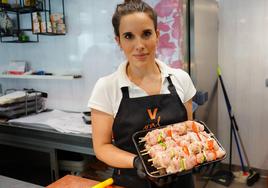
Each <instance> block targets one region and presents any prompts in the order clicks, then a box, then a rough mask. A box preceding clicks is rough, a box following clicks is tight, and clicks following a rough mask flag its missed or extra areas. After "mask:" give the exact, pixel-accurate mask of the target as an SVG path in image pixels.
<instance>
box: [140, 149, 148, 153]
mask: <svg viewBox="0 0 268 188" xmlns="http://www.w3.org/2000/svg"><path fill="white" fill-rule="evenodd" d="M146 151H149V150H148V149H144V150H141V153H143V152H146Z"/></svg>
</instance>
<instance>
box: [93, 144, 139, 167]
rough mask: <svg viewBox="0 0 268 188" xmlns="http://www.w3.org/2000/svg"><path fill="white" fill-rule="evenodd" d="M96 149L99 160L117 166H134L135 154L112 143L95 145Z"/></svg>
mask: <svg viewBox="0 0 268 188" xmlns="http://www.w3.org/2000/svg"><path fill="white" fill-rule="evenodd" d="M94 151H95V153H96V156H97V158H98V159H99V160H101V161H103V162H104V163H106V164H108V165H109V166H112V167H115V168H133V159H134V157H135V154H132V153H129V152H126V151H124V150H121V149H119V148H117V147H116V146H114V145H112V144H104V145H102V146H98V147H96V148H95V147H94Z"/></svg>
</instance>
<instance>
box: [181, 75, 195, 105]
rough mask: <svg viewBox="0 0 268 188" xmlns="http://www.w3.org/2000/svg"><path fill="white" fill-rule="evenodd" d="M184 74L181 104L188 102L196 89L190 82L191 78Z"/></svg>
mask: <svg viewBox="0 0 268 188" xmlns="http://www.w3.org/2000/svg"><path fill="white" fill-rule="evenodd" d="M184 73H185V77H184V79H185V80H184V83H185V85H184V88H183V90H184V101H183V102H187V101H188V100H190V99H191V98H193V97H194V96H195V94H196V89H195V87H194V84H193V82H192V79H191V77H190V76H189V74H188V73H186V72H184Z"/></svg>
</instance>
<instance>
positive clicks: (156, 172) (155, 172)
mask: <svg viewBox="0 0 268 188" xmlns="http://www.w3.org/2000/svg"><path fill="white" fill-rule="evenodd" d="M158 173H159V171H158V170H157V171H154V172H151V174H158Z"/></svg>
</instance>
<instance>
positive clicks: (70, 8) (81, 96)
mask: <svg viewBox="0 0 268 188" xmlns="http://www.w3.org/2000/svg"><path fill="white" fill-rule="evenodd" d="M51 2H52V11H53V12H57V11H61V0H53V1H51ZM122 2H123V0H109V1H108V0H79V1H73V0H65V13H66V25H67V35H65V36H40V42H39V43H30V44H29V43H27V44H10V43H0V57H1V58H0V72H3V71H4V70H6V69H7V65H8V62H10V61H12V60H25V61H27V62H28V63H29V64H30V66H31V68H32V69H33V70H45V71H47V72H53V73H56V74H68V73H78V74H79V73H81V74H82V76H83V78H82V79H77V80H71V81H61V80H16V79H0V83H1V84H2V85H3V90H5V89H8V88H16V89H22V88H34V89H39V90H42V91H46V92H48V96H49V98H48V100H47V106H48V107H49V108H57V109H66V110H74V111H84V110H88V109H87V101H88V98H89V96H90V93H91V90H92V88H93V86H94V84H95V82H96V80H97V79H98V78H99V77H101V76H104V75H107V74H109V73H111V72H114V71H115V69H116V68H117V66H118V65H119V64H120V63H121V62H122V61H124V56H123V54H122V52H121V51H120V50H119V47H118V46H117V44H116V42H115V40H114V31H113V27H112V23H111V19H112V13H113V12H114V10H115V7H116V5H117V4H118V3H122ZM147 2H148V3H149V4H150V5H152V6H156V5H157V4H158V5H159V4H160V2H161V6H163V5H165V6H166V7H165V10H172V6H174V10H172V11H170V14H168V16H170V17H167V18H168V20H169V23H170V24H171V25H172V24H173V21H174V19H173V17H171V16H177V15H174V14H177V12H176V11H175V10H177V9H179V8H177V7H179V6H178V2H180V1H177V2H172V1H170V2H165V0H147ZM167 5H169V6H167ZM161 6H158V7H161ZM161 13H162V14H164V13H165V11H164V9H161ZM171 13H172V14H171ZM180 14H181V12H179V13H178V15H180ZM167 18H166V19H167ZM26 19H27V17H26V18H23V19H22V20H23V21H24V23H22V24H23V25H24V24H25V25H27V24H26V22H27V21H25V20H26ZM161 19H165V17H162V18H161ZM172 19H173V20H172ZM160 21H161V20H160ZM162 21H163V20H162ZM176 21H177V22H176V23H178V22H179V21H178V20H176ZM177 25H178V26H179V24H177ZM177 25H176V24H175V23H174V26H177ZM172 26H173V25H172ZM171 29H172V27H171ZM179 33H180V34H181V35H182V34H183V33H182V32H179ZM166 34H167V32H166ZM173 34H177V33H176V32H173ZM171 39H173V41H171V42H176V40H174V38H171ZM171 39H170V40H171ZM182 40H183V39H181V38H180V41H182ZM164 42H165V43H167V42H170V41H164ZM178 43H179V42H178ZM177 45H180V44H177ZM177 45H176V46H177ZM168 50H169V49H164V51H166V52H168ZM172 51H174V52H175V55H176V56H180V57H179V58H180V60H182V57H181V54H179V53H178V52H181V51H182V50H181V49H178V48H176V49H175V50H172ZM173 55H174V54H173ZM169 56H171V55H169ZM169 56H168V59H172V58H171V57H169ZM175 60H176V58H175ZM175 64H176V63H175ZM176 66H178V64H177V65H176Z"/></svg>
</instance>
